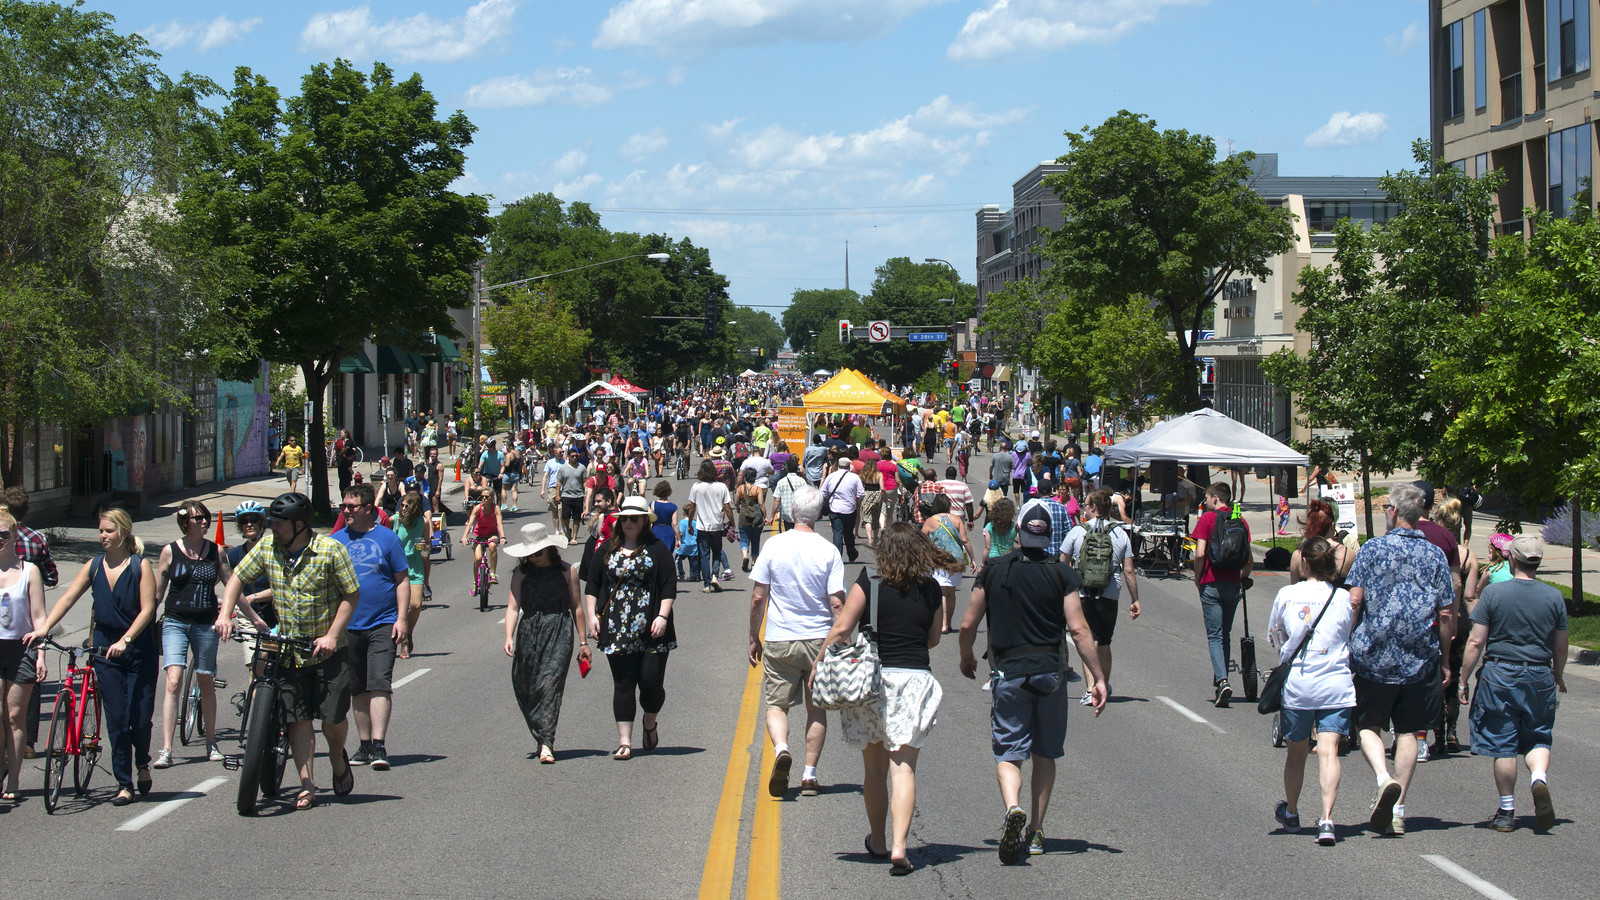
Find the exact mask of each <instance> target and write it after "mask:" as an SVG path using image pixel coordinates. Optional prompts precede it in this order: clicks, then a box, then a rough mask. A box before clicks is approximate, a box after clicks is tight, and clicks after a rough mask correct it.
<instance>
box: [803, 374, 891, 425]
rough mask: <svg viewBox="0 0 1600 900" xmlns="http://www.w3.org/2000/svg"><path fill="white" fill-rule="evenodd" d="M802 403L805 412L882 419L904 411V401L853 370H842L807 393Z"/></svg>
mask: <svg viewBox="0 0 1600 900" xmlns="http://www.w3.org/2000/svg"><path fill="white" fill-rule="evenodd" d="M804 402H805V406H806V412H808V413H814V412H827V413H851V414H854V415H863V416H883V415H890V414H893V413H895V412H904V411H905V408H906V402H905V401H904V400H902V399H900V398H899V397H896V396H895V395H894V394H891V393H889V392H888V391H886V390H884V389H883V388H881V387H878V386H877V385H876V384H874V383H873V382H872V379H870V378H868V377H867V376H865V375H863V374H861V373H860V372H857V371H856V370H855V369H841V370H840V371H839V374H837V375H835V376H833V377H832V378H830V379H828V380H827V381H826V382H824V383H823V385H822V386H821V387H819V388H817V389H816V390H814V391H812V392H811V393H809V394H806V395H805V398H804Z"/></svg>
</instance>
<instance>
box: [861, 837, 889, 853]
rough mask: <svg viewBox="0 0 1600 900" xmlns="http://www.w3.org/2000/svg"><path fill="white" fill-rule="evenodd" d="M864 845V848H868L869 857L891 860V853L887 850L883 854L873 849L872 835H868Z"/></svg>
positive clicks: (863, 842)
mask: <svg viewBox="0 0 1600 900" xmlns="http://www.w3.org/2000/svg"><path fill="white" fill-rule="evenodd" d="M862 844H863V845H864V846H866V848H867V855H868V856H870V857H872V858H873V859H888V858H889V851H887V850H885V851H883V852H882V853H879V852H878V851H876V850H874V849H872V835H870V834H869V835H867V837H866V840H864V841H862Z"/></svg>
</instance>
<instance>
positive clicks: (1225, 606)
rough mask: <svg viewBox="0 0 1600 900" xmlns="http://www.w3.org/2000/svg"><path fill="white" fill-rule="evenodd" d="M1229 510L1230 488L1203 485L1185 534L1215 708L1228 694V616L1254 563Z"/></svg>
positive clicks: (1244, 530) (1243, 529) (1243, 527)
mask: <svg viewBox="0 0 1600 900" xmlns="http://www.w3.org/2000/svg"><path fill="white" fill-rule="evenodd" d="M1232 510H1233V492H1232V490H1231V489H1229V487H1228V485H1227V484H1225V483H1223V482H1221V481H1218V482H1214V483H1213V484H1212V485H1211V486H1210V487H1208V488H1206V498H1205V512H1204V513H1202V514H1201V516H1200V520H1199V521H1198V522H1196V523H1195V526H1194V532H1193V534H1191V535H1190V536H1191V537H1193V538H1194V582H1195V584H1197V585H1199V587H1200V612H1201V614H1202V615H1203V616H1204V617H1205V622H1206V643H1207V644H1209V645H1210V650H1211V684H1212V687H1213V691H1214V693H1213V694H1212V699H1211V702H1212V703H1213V704H1214V705H1215V706H1216V707H1217V708H1219V709H1227V708H1228V701H1229V700H1231V699H1232V698H1233V688H1232V687H1231V686H1230V685H1229V684H1228V661H1229V660H1230V659H1231V658H1232V648H1231V647H1230V646H1229V643H1230V640H1231V638H1232V635H1233V616H1234V613H1236V612H1238V610H1239V591H1240V585H1241V584H1242V583H1243V582H1244V580H1245V579H1246V578H1248V577H1250V570H1251V569H1252V568H1253V567H1254V566H1255V557H1253V556H1252V555H1251V553H1250V526H1249V525H1247V524H1246V523H1245V521H1244V519H1243V517H1237V516H1234V515H1233V512H1232Z"/></svg>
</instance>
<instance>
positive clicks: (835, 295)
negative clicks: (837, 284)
mask: <svg viewBox="0 0 1600 900" xmlns="http://www.w3.org/2000/svg"><path fill="white" fill-rule="evenodd" d="M860 310H861V295H860V294H857V293H856V292H855V291H850V290H845V289H843V288H813V289H809V290H807V289H802V290H797V291H795V292H794V294H792V295H791V296H790V297H789V306H788V308H786V309H785V310H784V311H783V333H784V335H785V336H786V337H787V338H788V339H789V349H790V350H793V351H794V352H796V353H798V354H800V355H801V356H802V357H805V356H806V355H807V354H810V353H813V352H814V351H815V352H817V353H819V354H820V355H824V356H828V357H829V358H836V359H838V360H840V361H843V360H844V359H845V355H844V354H843V353H842V352H840V353H830V352H829V351H827V350H823V349H822V347H823V346H824V345H826V344H838V343H839V320H840V319H850V320H851V321H855V320H854V319H853V318H851V317H852V316H859V314H860ZM811 368H813V369H814V368H816V366H812V367H811Z"/></svg>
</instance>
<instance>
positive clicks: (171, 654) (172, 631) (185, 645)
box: [161, 617, 217, 675]
mask: <svg viewBox="0 0 1600 900" xmlns="http://www.w3.org/2000/svg"><path fill="white" fill-rule="evenodd" d="M190 647H193V648H194V654H195V657H196V660H195V666H194V670H195V672H197V673H198V674H201V675H215V674H217V632H216V630H215V629H213V628H212V627H211V623H209V622H208V623H206V624H204V625H191V624H190V623H188V622H179V621H177V620H176V619H173V618H170V617H169V618H166V619H162V620H161V664H162V666H163V667H166V666H187V665H188V664H189V648H190Z"/></svg>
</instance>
